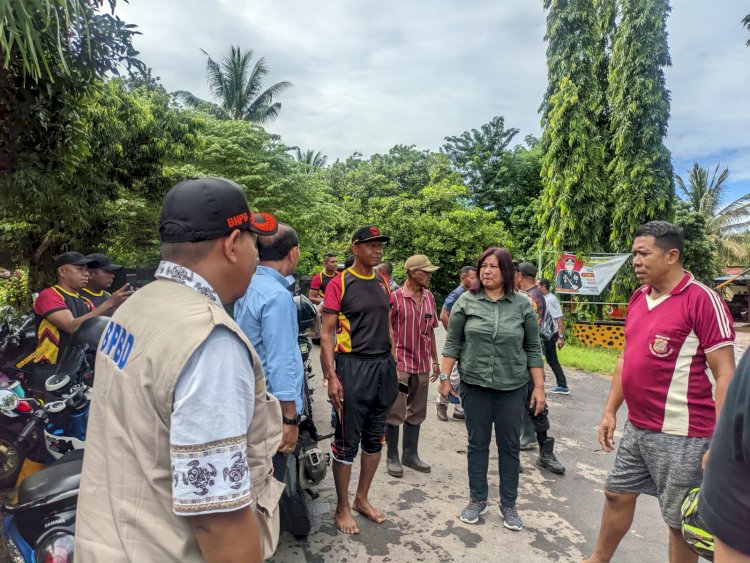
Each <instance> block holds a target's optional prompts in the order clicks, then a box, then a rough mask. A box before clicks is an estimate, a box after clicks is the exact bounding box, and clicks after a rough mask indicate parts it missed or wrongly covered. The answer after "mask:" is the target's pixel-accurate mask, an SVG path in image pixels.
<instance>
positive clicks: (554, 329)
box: [536, 278, 570, 395]
mask: <svg viewBox="0 0 750 563" xmlns="http://www.w3.org/2000/svg"><path fill="white" fill-rule="evenodd" d="M536 285H537V287H538V288H539V290H540V291H541V292H542V294H543V295H544V301H545V302H546V303H547V311H546V313H545V315H544V319H543V320H542V327H541V329H540V330H539V334H540V336H541V337H542V344H543V347H544V357H545V359H546V360H547V363H548V364H549V367H550V369H551V370H552V373H554V374H555V379H556V380H557V387H554V388H553V389H550V393H557V394H558V395H570V388H569V387H568V382H567V380H566V379H565V372H564V371H563V369H562V366H561V365H560V361H559V360H558V359H557V350H558V349H559V348H562V347H563V346H565V325H564V324H563V312H562V308H561V307H560V302H559V301H558V300H557V297H555V296H554V295H553V294H552V292H551V291H550V281H549V280H548V279H546V278H541V279H540V280H538V281H537V284H536Z"/></svg>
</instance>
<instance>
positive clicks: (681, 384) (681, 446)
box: [586, 221, 734, 563]
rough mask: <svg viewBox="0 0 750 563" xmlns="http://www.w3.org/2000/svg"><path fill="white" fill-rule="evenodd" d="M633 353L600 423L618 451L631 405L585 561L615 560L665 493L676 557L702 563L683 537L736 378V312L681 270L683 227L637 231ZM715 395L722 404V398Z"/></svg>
mask: <svg viewBox="0 0 750 563" xmlns="http://www.w3.org/2000/svg"><path fill="white" fill-rule="evenodd" d="M633 237H634V241H633V268H634V270H635V274H636V276H637V277H638V279H639V281H640V282H641V283H642V284H643V285H642V286H641V287H640V288H639V289H637V290H636V291H635V293H634V294H633V296H632V297H631V298H630V304H629V305H628V315H627V319H626V321H625V348H624V350H623V353H622V356H621V357H620V360H619V362H618V363H617V367H616V368H615V373H614V376H613V378H612V388H611V390H610V392H609V398H608V399H607V405H606V407H605V409H604V415H603V416H602V421H601V423H600V424H599V443H600V444H601V446H602V448H603V449H604V450H605V451H607V452H611V451H612V450H613V449H614V434H615V425H616V418H615V417H616V414H617V410H618V409H619V408H620V406H621V405H622V402H623V401H626V402H627V404H628V420H627V422H626V423H625V426H624V428H623V435H622V439H621V440H620V445H619V448H618V449H617V455H616V457H615V464H614V467H613V469H612V471H611V472H610V474H609V476H608V477H607V480H606V483H605V504H604V512H603V514H602V524H601V529H600V531H599V538H598V540H597V543H596V549H595V550H594V553H593V555H592V556H591V557H590V558H589V559H587V560H586V561H588V562H590V563H593V562H600V561H609V560H610V559H611V558H612V556H613V555H614V553H615V550H616V549H617V546H618V544H619V543H620V540H622V538H623V536H624V535H625V534H626V533H627V531H628V530H629V529H630V525H631V523H632V521H633V514H634V512H635V505H636V501H637V499H638V496H639V495H640V494H647V495H651V496H655V497H657V499H658V501H659V507H660V508H661V513H662V518H663V519H664V521H665V522H666V523H667V526H669V532H670V534H669V561H670V562H671V563H678V562H679V563H683V562H688V563H690V562H695V561H697V559H698V556H697V555H696V554H695V553H693V552H692V551H691V550H690V548H689V547H688V545H687V544H686V543H685V541H684V540H683V539H682V534H681V532H680V505H681V504H682V501H683V499H684V498H685V495H686V494H687V492H688V491H689V490H690V489H692V488H693V487H697V486H699V485H700V483H701V479H702V464H703V462H704V461H705V459H706V456H707V451H708V449H709V443H710V440H711V435H712V434H713V431H714V425H715V423H716V418H717V417H718V414H719V412H720V411H721V406H722V404H723V403H724V398H725V396H726V393H727V387H728V386H729V382H730V380H731V379H732V375H733V373H734V329H733V327H732V317H731V315H730V314H729V309H728V308H727V306H726V304H725V303H724V302H723V301H722V299H721V298H720V297H719V296H718V295H717V294H716V292H714V291H713V290H712V289H710V288H709V287H706V286H705V285H703V284H702V283H700V282H698V281H696V280H695V278H693V276H692V274H690V273H689V272H686V271H684V270H683V269H682V263H683V253H684V247H685V242H684V238H683V234H682V230H681V229H679V228H678V227H675V226H674V225H672V224H670V223H667V222H664V221H651V222H650V223H646V224H645V225H642V226H641V227H639V228H638V229H636V231H635V233H634V235H633ZM714 397H715V399H714Z"/></svg>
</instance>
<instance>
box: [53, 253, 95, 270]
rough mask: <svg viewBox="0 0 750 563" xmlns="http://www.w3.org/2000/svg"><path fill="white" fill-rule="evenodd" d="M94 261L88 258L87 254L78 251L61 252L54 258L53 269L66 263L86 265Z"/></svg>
mask: <svg viewBox="0 0 750 563" xmlns="http://www.w3.org/2000/svg"><path fill="white" fill-rule="evenodd" d="M92 262H94V260H92V259H91V258H88V257H87V256H84V255H83V254H81V253H80V252H75V251H71V252H63V253H62V254H60V256H58V257H57V258H55V270H57V269H58V268H59V267H60V266H65V265H66V264H73V265H74V266H88V265H89V264H91V263H92Z"/></svg>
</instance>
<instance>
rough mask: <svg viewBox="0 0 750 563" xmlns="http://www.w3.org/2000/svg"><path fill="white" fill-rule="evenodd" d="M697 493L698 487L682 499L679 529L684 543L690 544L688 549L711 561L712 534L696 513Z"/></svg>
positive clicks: (698, 491) (712, 558) (712, 550)
mask: <svg viewBox="0 0 750 563" xmlns="http://www.w3.org/2000/svg"><path fill="white" fill-rule="evenodd" d="M699 493H700V487H696V488H694V489H692V490H691V491H690V492H689V493H688V494H687V495H686V496H685V500H684V501H682V508H681V509H680V516H681V521H680V529H681V530H682V537H683V538H685V543H687V544H688V545H689V546H690V549H692V550H693V551H695V552H696V553H697V554H698V555H700V556H701V557H704V558H706V559H708V560H709V561H713V560H714V536H713V534H711V532H709V531H708V530H707V529H706V524H705V523H704V522H703V519H702V518H701V516H700V514H699V513H698V495H699Z"/></svg>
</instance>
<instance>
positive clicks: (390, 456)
mask: <svg viewBox="0 0 750 563" xmlns="http://www.w3.org/2000/svg"><path fill="white" fill-rule="evenodd" d="M385 443H386V446H387V447H388V453H387V456H386V470H387V471H388V475H390V476H391V477H403V476H404V468H403V467H401V462H400V461H399V460H398V426H392V425H390V424H386V425H385Z"/></svg>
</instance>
